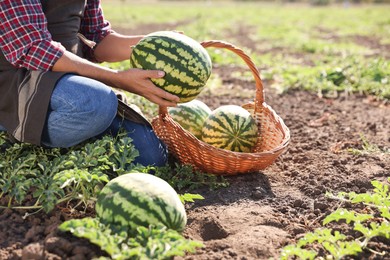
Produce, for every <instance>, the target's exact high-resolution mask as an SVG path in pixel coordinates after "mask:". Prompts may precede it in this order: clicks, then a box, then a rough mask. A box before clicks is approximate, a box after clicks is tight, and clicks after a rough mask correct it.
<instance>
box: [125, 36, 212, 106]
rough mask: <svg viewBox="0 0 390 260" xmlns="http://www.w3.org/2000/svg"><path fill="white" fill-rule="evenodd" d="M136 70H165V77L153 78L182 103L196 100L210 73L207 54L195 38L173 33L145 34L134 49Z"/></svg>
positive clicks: (210, 64) (209, 62)
mask: <svg viewBox="0 0 390 260" xmlns="http://www.w3.org/2000/svg"><path fill="white" fill-rule="evenodd" d="M132 49H133V50H132V53H131V56H130V65H131V66H132V67H133V68H139V69H147V70H163V71H164V72H165V76H164V77H163V78H158V79H151V80H152V81H153V83H154V84H155V85H156V86H158V87H160V88H162V89H164V90H165V91H167V92H169V93H172V94H174V95H177V96H178V97H179V98H180V103H184V102H189V101H191V100H193V99H195V98H196V97H197V96H198V94H199V93H200V92H201V91H202V90H203V88H204V86H205V85H206V82H207V80H208V79H209V77H210V74H211V68H212V63H211V59H210V56H209V54H208V52H207V51H206V49H205V48H203V46H202V45H201V44H200V43H199V42H197V41H195V40H194V39H192V38H190V37H188V36H186V35H184V34H181V33H177V32H173V31H159V32H154V33H151V34H148V35H146V36H145V37H144V38H142V39H141V40H140V41H139V42H138V43H137V44H136V45H135V46H133V47H132Z"/></svg>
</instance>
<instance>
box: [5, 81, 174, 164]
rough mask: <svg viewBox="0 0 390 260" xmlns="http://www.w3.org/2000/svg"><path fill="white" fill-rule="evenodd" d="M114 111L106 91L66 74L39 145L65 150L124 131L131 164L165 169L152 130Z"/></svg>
mask: <svg viewBox="0 0 390 260" xmlns="http://www.w3.org/2000/svg"><path fill="white" fill-rule="evenodd" d="M117 107H118V100H117V97H116V95H115V93H114V92H113V91H112V89H111V88H110V87H108V86H106V85H105V84H103V83H101V82H99V81H96V80H93V79H89V78H85V77H81V76H78V75H74V74H67V75H65V76H63V77H62V78H61V79H60V80H59V81H58V83H57V85H56V87H55V88H54V91H53V93H52V96H51V100H50V105H49V109H48V114H47V121H46V125H45V127H44V130H43V133H42V144H43V145H45V146H48V147H65V148H67V147H71V146H74V145H76V144H79V143H81V142H83V141H85V140H88V139H90V138H92V137H97V136H99V135H101V134H105V133H111V134H113V135H116V134H117V133H118V131H119V129H121V128H124V129H125V131H126V132H127V134H128V136H129V137H131V138H132V139H133V144H134V146H135V148H136V149H137V150H138V151H139V154H140V155H139V156H138V157H137V158H136V159H135V163H140V164H142V165H144V166H147V165H154V166H163V165H165V163H166V162H167V157H168V156H167V150H166V147H165V145H164V144H163V143H162V142H161V140H160V139H158V137H157V136H156V135H155V133H154V131H153V129H152V128H150V127H149V126H146V125H142V124H137V123H134V122H131V121H128V120H126V119H122V118H120V117H118V116H117V115H116V113H117ZM0 128H1V126H0Z"/></svg>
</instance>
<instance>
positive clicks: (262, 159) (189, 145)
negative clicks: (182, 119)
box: [152, 41, 290, 175]
mask: <svg viewBox="0 0 390 260" xmlns="http://www.w3.org/2000/svg"><path fill="white" fill-rule="evenodd" d="M201 44H202V46H203V47H205V48H208V47H215V48H224V49H227V50H230V51H232V52H234V53H235V54H237V55H239V56H240V57H241V58H242V59H243V60H244V61H245V63H246V64H247V65H248V67H249V68H250V70H251V71H252V74H253V77H254V79H255V83H256V96H255V99H254V102H250V103H247V104H244V105H242V107H243V108H245V109H247V110H248V111H249V112H251V114H252V115H253V117H254V118H255V120H256V122H257V124H258V127H259V129H260V131H259V136H258V140H257V143H256V145H255V147H254V149H253V151H252V152H251V153H240V152H232V151H228V150H223V149H220V148H216V147H214V146H211V145H209V144H207V143H204V142H202V141H200V140H198V139H197V138H196V137H195V136H194V135H193V134H191V133H190V132H188V131H187V130H185V129H183V128H182V127H181V126H180V125H179V124H178V123H176V122H175V121H174V120H173V119H172V117H171V116H170V115H169V113H168V109H167V107H162V106H160V107H159V115H158V116H157V117H156V118H154V119H153V121H152V125H153V128H154V130H155V132H156V134H157V135H158V136H159V137H160V138H161V139H162V140H163V141H164V142H165V143H166V145H167V146H168V150H169V152H170V153H172V154H173V155H174V156H175V157H177V159H178V160H179V161H180V162H181V163H182V164H190V165H192V166H193V167H194V168H195V169H197V170H200V171H203V172H206V173H212V174H216V175H237V174H244V173H249V172H255V171H259V170H263V169H265V168H266V167H267V166H269V165H270V164H272V163H273V162H274V161H275V160H276V159H277V157H278V156H279V155H280V154H281V153H283V152H284V151H285V150H286V148H287V146H288V143H289V141H290V130H289V129H288V128H287V126H286V125H285V124H284V122H283V120H282V119H281V118H280V117H279V116H278V115H277V114H276V113H275V111H274V110H273V109H272V108H271V107H270V106H269V105H267V104H266V103H265V101H264V91H263V84H262V81H261V78H260V75H259V71H258V70H257V68H256V66H255V65H254V63H253V62H252V60H251V59H250V57H249V56H248V55H246V54H245V53H244V52H243V51H242V50H241V49H239V48H237V47H236V46H234V45H232V44H230V43H227V42H222V41H205V42H202V43H201Z"/></svg>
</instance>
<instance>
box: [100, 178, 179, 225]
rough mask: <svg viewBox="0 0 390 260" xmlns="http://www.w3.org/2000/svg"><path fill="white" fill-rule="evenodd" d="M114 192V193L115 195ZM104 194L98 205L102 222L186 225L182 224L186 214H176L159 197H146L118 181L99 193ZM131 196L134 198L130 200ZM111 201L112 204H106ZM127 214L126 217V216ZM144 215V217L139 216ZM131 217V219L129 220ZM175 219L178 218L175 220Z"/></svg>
mask: <svg viewBox="0 0 390 260" xmlns="http://www.w3.org/2000/svg"><path fill="white" fill-rule="evenodd" d="M113 194H114V195H113ZM100 196H104V197H103V199H100V200H99V201H101V203H100V204H97V205H96V211H97V212H98V215H99V216H100V218H101V220H102V222H106V223H111V224H112V223H114V224H118V225H122V226H133V227H136V226H139V225H141V226H147V225H148V223H158V222H159V223H163V224H164V225H166V226H167V227H169V228H172V229H176V230H178V229H179V230H180V229H182V228H184V227H181V226H180V223H183V218H184V216H177V217H176V218H175V217H174V216H172V215H174V214H173V213H174V210H173V209H171V211H170V210H169V207H167V205H166V203H163V201H162V200H159V199H158V198H155V199H154V200H153V198H145V197H144V196H139V194H137V192H135V191H132V190H129V189H125V188H123V187H121V186H120V185H118V184H117V183H112V184H111V186H110V187H106V189H105V190H104V192H102V193H101V194H99V197H100ZM129 198H132V200H131V201H130V200H129ZM106 203H109V204H110V205H109V206H107V205H105V204H106ZM125 216H126V217H125ZM139 216H142V219H141V218H139ZM130 219H131V221H129V220H130ZM173 219H176V220H178V222H174V221H173Z"/></svg>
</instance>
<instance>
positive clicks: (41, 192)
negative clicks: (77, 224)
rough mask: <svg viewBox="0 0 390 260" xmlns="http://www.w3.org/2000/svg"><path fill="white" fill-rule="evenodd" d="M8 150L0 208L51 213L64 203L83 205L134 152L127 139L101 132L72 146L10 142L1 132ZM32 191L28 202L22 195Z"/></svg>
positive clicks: (1, 168)
mask: <svg viewBox="0 0 390 260" xmlns="http://www.w3.org/2000/svg"><path fill="white" fill-rule="evenodd" d="M0 140H1V142H2V143H3V145H6V146H7V149H5V150H4V152H2V160H1V163H0V185H1V193H0V198H2V197H6V198H8V204H7V205H4V206H2V207H12V208H24V209H44V210H45V211H46V212H49V211H51V210H52V209H53V208H54V207H55V205H57V204H59V203H62V202H64V201H68V202H69V201H72V200H76V201H78V202H79V203H83V204H85V205H88V204H90V203H92V202H93V200H94V198H95V195H96V193H97V192H98V191H99V190H100V188H101V187H102V186H103V185H104V184H105V183H106V182H107V181H108V180H109V175H114V176H115V175H119V174H121V173H123V172H126V171H129V170H130V169H131V168H132V167H134V165H133V164H132V162H133V160H134V158H135V157H136V156H138V151H137V150H136V149H134V147H133V145H132V143H131V139H130V138H128V137H123V136H119V137H118V138H113V137H110V136H105V137H103V138H102V139H99V140H95V141H94V142H88V143H84V144H81V145H78V146H75V147H73V148H71V149H67V150H64V149H56V148H55V149H45V148H42V147H37V146H33V145H29V144H19V143H16V144H11V143H10V142H9V141H8V139H7V138H6V136H5V135H2V136H0ZM30 193H31V194H32V197H33V202H31V201H28V203H29V205H25V203H27V199H26V196H27V195H28V194H30Z"/></svg>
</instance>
